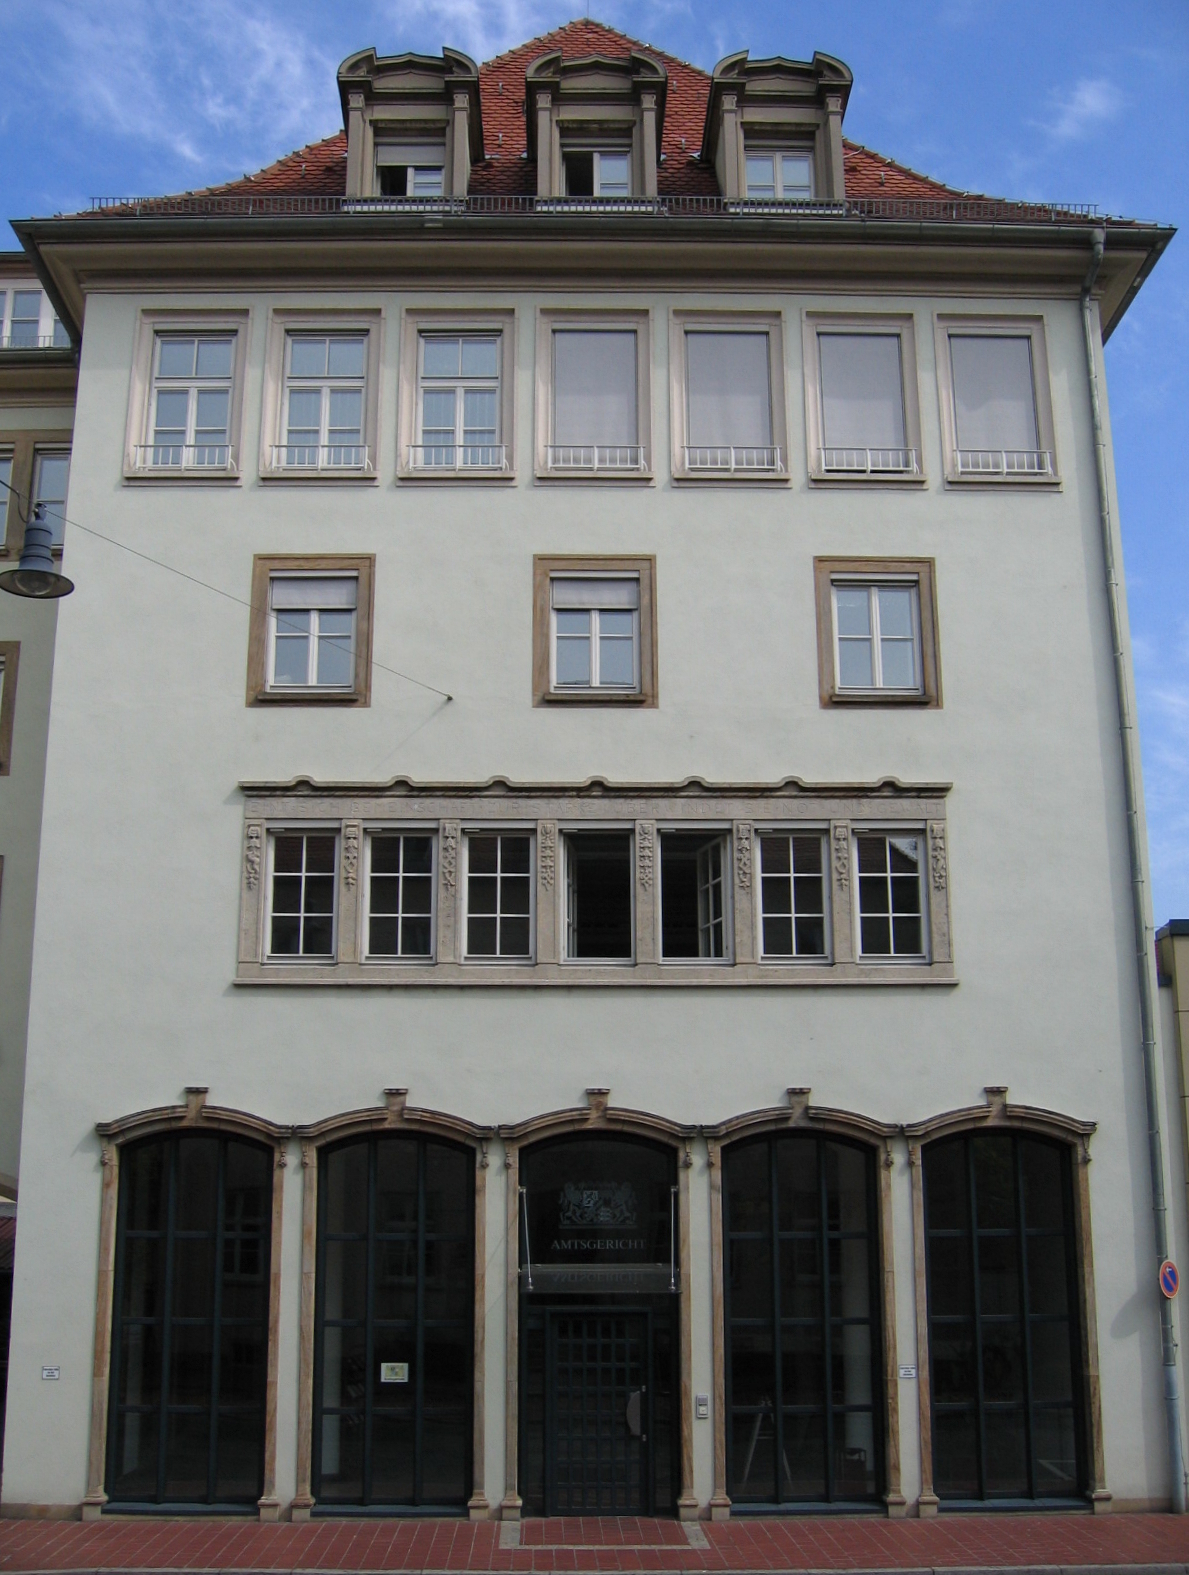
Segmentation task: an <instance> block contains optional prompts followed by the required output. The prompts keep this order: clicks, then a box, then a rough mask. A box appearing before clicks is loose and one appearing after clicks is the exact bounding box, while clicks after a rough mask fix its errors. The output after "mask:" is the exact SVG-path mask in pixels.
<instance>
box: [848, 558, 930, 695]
mask: <svg viewBox="0 0 1189 1575" xmlns="http://www.w3.org/2000/svg"><path fill="white" fill-rule="evenodd" d="M840 589H842V590H863V591H866V592H867V608H868V620H869V626H870V629H871V635H870V640H871V674H872V678H873V680H874V682H872V683H870V684H844V683H843V682H842V652H841V642H842V639H843V636H842V635H841V634H840V633H839V630H838V591H839V590H840ZM887 589H896V590H909V591H911V592H912V616H913V631H912V664H913V671H914V673H915V674H916V683H914V684H912V685H906V684H885V683H883V682H882V676H883V651H882V648H881V642H882V640H883V638H884V637H883V635H882V634H881V632H880V623H879V616H880V615H879V596H878V594H877V593H878V592H879V591H881V590H887ZM830 612H831V621H832V624H833V634H834V689H835V692H836V693H839V694H843V695H874V696H882V695H912V696H923V695H924V693H925V667H924V640H923V637H922V630H921V582H920V576H919V575H916V574H905V575H895V574H882V575H880V574H875V575H862V574H854V575H848V574H833V575H831V576H830ZM889 638H893V637H892V636H889Z"/></svg>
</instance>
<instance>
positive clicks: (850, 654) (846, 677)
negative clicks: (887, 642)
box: [838, 640, 875, 689]
mask: <svg viewBox="0 0 1189 1575" xmlns="http://www.w3.org/2000/svg"><path fill="white" fill-rule="evenodd" d="M874 682H875V675H874V672H873V670H872V664H871V641H870V640H839V642H838V683H839V685H840V687H841V688H843V689H870V688H871V687H872V686H873V684H874Z"/></svg>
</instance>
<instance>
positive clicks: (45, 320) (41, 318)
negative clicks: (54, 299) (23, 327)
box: [0, 279, 70, 350]
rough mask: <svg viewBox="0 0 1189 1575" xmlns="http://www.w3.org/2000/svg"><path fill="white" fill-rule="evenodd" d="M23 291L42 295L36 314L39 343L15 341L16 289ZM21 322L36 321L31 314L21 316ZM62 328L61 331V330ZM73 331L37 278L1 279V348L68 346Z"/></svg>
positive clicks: (30, 348) (21, 348) (35, 348)
mask: <svg viewBox="0 0 1189 1575" xmlns="http://www.w3.org/2000/svg"><path fill="white" fill-rule="evenodd" d="M18 291H19V292H20V293H21V294H26V293H27V294H29V295H34V294H36V295H39V296H40V297H41V301H40V305H39V309H38V314H37V333H36V336H35V338H36V343H35V344H32V345H14V344H13V343H12V324H13V314H14V312H15V311H16V296H17V292H18ZM18 320H19V321H20V322H27V323H31V322H33V320H34V319H33V318H31V317H22V318H20V319H18ZM59 329H61V332H60V333H59V332H58V330H59ZM69 349H70V334H69V333H68V332H67V329H66V325H65V323H63V322H62V320H61V318H60V317H59V316H58V314H57V312H55V311H54V308H53V306H52V304H51V303H50V298H49V296H48V295H47V294H46V293H45V291H44V290H43V289H42V288H41V285H40V284H39V283H38V282H37V280H36V279H0V350H69Z"/></svg>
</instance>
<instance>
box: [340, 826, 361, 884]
mask: <svg viewBox="0 0 1189 1575" xmlns="http://www.w3.org/2000/svg"><path fill="white" fill-rule="evenodd" d="M358 874H359V827H358V826H356V825H346V826H344V827H343V879H344V880H345V881H346V883H347V885H348V886H349V887H350V888H351V889H352V890H353V889H354V887H355V879H356V877H357V875H358Z"/></svg>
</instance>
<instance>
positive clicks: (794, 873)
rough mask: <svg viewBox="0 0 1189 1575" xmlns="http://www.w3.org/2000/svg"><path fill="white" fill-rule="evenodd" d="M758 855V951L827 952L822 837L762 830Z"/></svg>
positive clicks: (821, 954)
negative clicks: (759, 934)
mask: <svg viewBox="0 0 1189 1575" xmlns="http://www.w3.org/2000/svg"><path fill="white" fill-rule="evenodd" d="M757 842H758V845H759V855H760V932H761V939H760V955H761V956H763V957H824V956H825V955H826V865H825V837H824V836H823V835H822V833H821V832H819V831H814V832H806V833H804V834H797V833H793V834H792V835H789V834H786V833H785V832H775V831H766V832H764V833H762V835H761V836H760V837H758V838H757Z"/></svg>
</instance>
